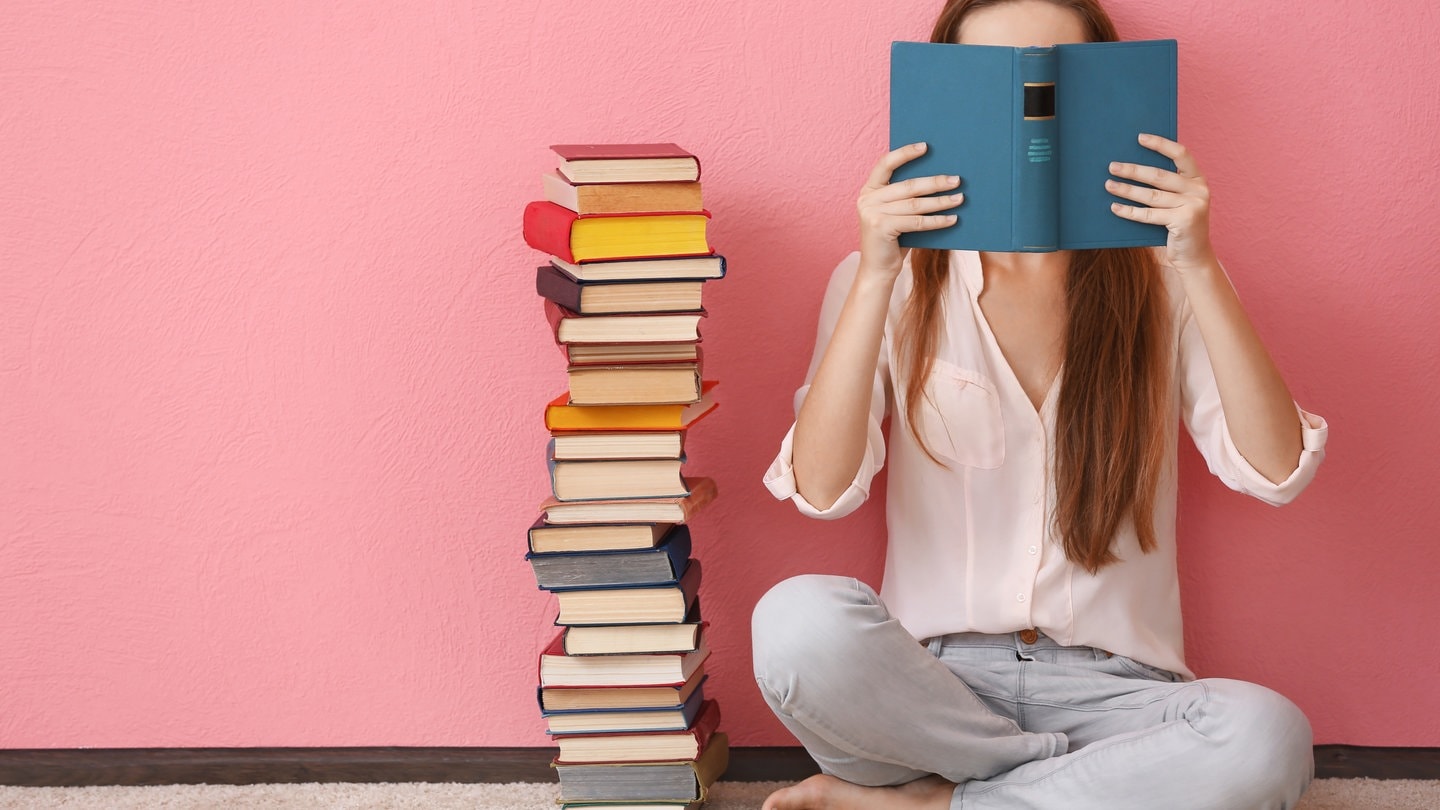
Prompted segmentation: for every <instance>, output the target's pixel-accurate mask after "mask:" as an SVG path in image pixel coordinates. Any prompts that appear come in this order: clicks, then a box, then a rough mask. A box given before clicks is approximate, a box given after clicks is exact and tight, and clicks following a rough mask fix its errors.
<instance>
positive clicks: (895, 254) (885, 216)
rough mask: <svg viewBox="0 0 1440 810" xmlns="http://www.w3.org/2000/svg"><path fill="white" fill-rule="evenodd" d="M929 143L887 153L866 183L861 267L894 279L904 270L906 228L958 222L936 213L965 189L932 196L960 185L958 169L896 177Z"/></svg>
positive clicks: (862, 200) (861, 201) (861, 204)
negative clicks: (952, 172)
mask: <svg viewBox="0 0 1440 810" xmlns="http://www.w3.org/2000/svg"><path fill="white" fill-rule="evenodd" d="M925 149H926V145H925V144H923V143H912V144H910V145H908V146H902V147H900V148H899V149H896V150H894V151H891V152H887V153H885V155H884V156H883V157H881V158H880V161H879V162H878V163H876V164H875V168H873V169H871V170H870V177H869V179H867V180H866V182H865V187H864V188H862V189H860V199H859V200H858V201H857V202H856V208H858V209H859V211H860V268H859V272H861V273H879V274H880V275H882V276H885V277H888V279H889V280H891V281H893V280H894V279H895V277H896V276H898V275H899V274H900V266H901V263H902V262H904V261H905V254H906V253H907V252H908V248H902V247H900V242H899V239H900V234H902V233H907V232H910V231H933V230H938V229H940V228H945V227H949V226H950V225H954V224H955V219H956V217H955V215H954V214H936V213H935V212H937V211H944V210H946V209H950V208H954V207H955V206H957V205H959V204H960V203H961V201H962V200H963V199H964V197H965V195H964V194H945V195H942V196H938V197H930V196H926V195H929V194H935V193H937V192H942V191H948V190H950V189H953V188H955V187H957V186H959V185H960V178H958V177H955V176H954V175H949V176H947V175H933V176H930V177H915V178H911V179H909V180H902V181H900V182H899V183H891V182H890V176H891V175H892V174H894V172H895V170H896V169H898V168H900V167H901V166H903V165H905V164H906V163H909V162H910V161H912V160H914V159H915V158H918V157H920V156H921V155H923V154H925Z"/></svg>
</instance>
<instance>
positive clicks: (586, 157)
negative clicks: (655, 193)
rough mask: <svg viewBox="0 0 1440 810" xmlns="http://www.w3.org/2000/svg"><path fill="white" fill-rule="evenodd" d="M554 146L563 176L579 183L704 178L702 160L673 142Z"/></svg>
mask: <svg viewBox="0 0 1440 810" xmlns="http://www.w3.org/2000/svg"><path fill="white" fill-rule="evenodd" d="M550 149H551V150H552V151H554V152H555V154H556V155H557V156H559V158H560V166H559V167H558V170H559V172H560V175H561V176H562V177H564V178H565V179H566V180H568V181H570V182H571V183H573V184H575V185H583V184H586V183H654V182H693V181H696V180H699V179H700V159H699V158H697V157H695V156H694V155H692V154H691V153H689V152H687V151H686V150H684V149H682V148H680V147H679V146H677V145H676V144H673V143H589V144H560V145H557V146H551V147H550Z"/></svg>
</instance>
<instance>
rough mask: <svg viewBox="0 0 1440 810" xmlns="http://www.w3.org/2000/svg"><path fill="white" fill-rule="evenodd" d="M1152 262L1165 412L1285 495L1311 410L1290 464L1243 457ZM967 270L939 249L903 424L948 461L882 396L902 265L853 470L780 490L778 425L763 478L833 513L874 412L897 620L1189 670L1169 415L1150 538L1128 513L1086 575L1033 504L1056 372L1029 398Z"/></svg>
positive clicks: (1039, 505) (842, 280) (901, 293)
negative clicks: (916, 416) (926, 349)
mask: <svg viewBox="0 0 1440 810" xmlns="http://www.w3.org/2000/svg"><path fill="white" fill-rule="evenodd" d="M858 265H859V254H858V253H856V254H852V255H850V256H849V257H848V258H846V259H845V260H844V261H843V262H841V263H840V265H839V266H838V267H837V268H836V269H835V272H834V274H833V275H832V277H831V279H830V284H829V288H828V289H827V291H826V293H825V302H824V304H823V305H822V308H821V312H820V325H819V330H818V335H817V338H816V341H815V353H814V356H813V357H812V359H811V361H810V371H809V373H808V374H807V375H806V379H805V385H804V386H802V387H801V388H800V389H799V390H798V391H796V392H795V411H796V412H797V413H798V412H799V410H800V404H801V403H802V402H803V401H804V399H805V394H806V392H807V391H809V387H810V380H811V379H812V378H813V377H814V375H815V371H816V369H817V368H818V366H819V364H820V359H821V357H822V356H823V354H824V351H825V347H826V345H827V344H828V343H829V342H830V336H831V333H832V332H833V331H834V329H835V324H836V321H837V319H838V318H839V316H840V309H841V306H842V304H843V303H844V301H845V296H846V295H847V293H848V292H849V289H850V285H851V284H852V282H853V281H854V277H855V271H856V268H857V267H858ZM1163 272H1164V275H1165V283H1166V289H1167V291H1168V293H1169V295H1170V300H1171V303H1172V318H1173V319H1172V323H1173V324H1175V326H1176V328H1175V329H1174V331H1173V334H1174V335H1175V340H1174V342H1173V346H1172V352H1173V357H1174V369H1175V373H1174V375H1173V380H1174V386H1175V389H1174V391H1173V393H1174V394H1175V396H1173V397H1172V401H1173V402H1175V404H1176V409H1177V414H1176V416H1177V419H1176V422H1177V423H1178V422H1179V421H1180V420H1181V419H1183V420H1184V423H1185V426H1186V427H1187V428H1188V429H1189V431H1190V435H1191V437H1192V438H1193V439H1194V441H1195V445H1196V446H1197V447H1198V448H1199V450H1200V452H1201V454H1202V455H1204V457H1205V460H1206V461H1207V462H1208V464H1209V467H1210V471H1211V472H1213V473H1214V474H1215V475H1216V476H1218V477H1219V478H1220V480H1221V481H1223V482H1225V484H1226V485H1227V486H1229V487H1230V488H1231V489H1234V490H1237V491H1240V492H1244V493H1247V494H1249V495H1252V496H1254V497H1256V498H1259V499H1260V500H1262V501H1265V502H1266V503H1270V504H1274V505H1277V506H1278V505H1280V504H1284V503H1287V502H1289V501H1290V500H1292V499H1293V498H1295V496H1296V495H1298V494H1299V493H1300V491H1301V490H1302V489H1304V488H1305V486H1306V485H1307V484H1308V483H1309V482H1310V480H1311V479H1312V478H1314V476H1315V471H1316V469H1317V468H1318V467H1319V465H1320V461H1321V459H1322V458H1323V457H1324V448H1325V439H1326V435H1327V426H1326V423H1325V420H1324V419H1322V418H1320V417H1319V416H1316V415H1314V414H1310V413H1307V412H1305V411H1303V410H1300V409H1299V408H1298V407H1297V412H1298V413H1299V418H1300V422H1301V430H1302V434H1303V437H1304V450H1303V451H1302V452H1301V454H1300V458H1299V463H1298V466H1297V468H1296V469H1295V472H1294V473H1292V474H1291V475H1290V477H1289V478H1287V479H1286V480H1285V481H1283V482H1281V483H1279V484H1274V483H1271V482H1270V481H1268V480H1267V479H1266V478H1265V477H1264V476H1262V475H1260V474H1259V473H1258V472H1256V471H1255V469H1254V468H1253V467H1251V466H1250V464H1249V463H1248V462H1246V461H1245V459H1244V458H1243V457H1242V456H1241V455H1240V453H1239V451H1238V450H1236V449H1235V445H1234V444H1233V443H1232V442H1231V440H1230V434H1229V431H1228V430H1227V428H1226V425H1225V415H1224V413H1223V412H1222V411H1221V408H1220V395H1219V392H1218V390H1217V389H1216V386H1215V377H1214V373H1213V372H1212V371H1211V368H1210V359H1209V356H1208V355H1207V354H1206V351H1205V344H1204V342H1203V341H1202V340H1201V337H1200V331H1199V328H1198V327H1197V325H1196V324H1195V320H1194V316H1193V313H1192V312H1191V310H1190V306H1189V302H1188V301H1187V300H1186V298H1185V292H1184V289H1183V287H1182V286H1181V280H1180V278H1179V276H1178V275H1177V274H1176V272H1175V271H1174V270H1173V269H1171V268H1165V269H1164V271H1163ZM983 283H984V278H983V274H982V272H981V268H980V257H979V254H977V253H974V252H968V251H965V252H961V251H955V252H952V253H951V272H950V276H949V287H948V289H947V290H946V292H945V299H944V307H945V309H944V312H945V314H946V317H945V333H944V334H943V336H942V337H941V339H940V340H939V341H938V345H937V347H936V360H935V368H934V371H933V373H932V374H931V378H930V381H929V385H930V392H931V395H932V400H933V402H934V404H933V405H932V404H929V403H927V404H925V405H924V406H922V408H921V423H920V425H919V426H918V427H919V430H920V432H921V433H922V435H924V436H925V438H926V441H927V443H928V444H929V446H930V448H931V449H932V451H933V452H935V453H936V455H937V456H939V457H940V458H942V459H943V460H944V461H945V462H946V463H947V464H948V465H949V469H946V468H944V467H940V466H937V465H936V464H934V463H933V462H931V461H930V460H929V459H928V458H926V456H925V454H924V452H923V451H922V450H921V449H920V448H919V446H918V445H917V444H916V443H915V441H914V438H913V437H912V436H911V434H910V430H909V428H908V426H907V424H906V416H905V408H904V407H901V406H897V402H896V399H897V397H899V396H903V393H904V388H903V386H897V385H896V384H895V381H894V379H893V378H892V373H891V370H892V368H893V367H894V363H895V343H894V334H895V333H894V330H895V327H896V325H897V323H898V322H899V319H900V313H901V309H902V307H903V306H904V302H905V299H906V296H907V295H908V294H909V290H910V285H911V277H910V272H909V268H908V266H907V267H906V269H905V270H904V271H903V272H902V274H901V276H900V278H899V280H898V281H897V282H896V285H895V292H894V295H893V296H892V297H891V300H890V311H889V314H888V316H887V318H886V323H885V334H884V340H883V343H882V345H881V349H880V358H879V363H878V368H877V370H876V373H875V386H874V391H873V393H872V395H871V405H870V436H869V442H868V444H867V447H866V450H865V457H864V460H863V461H862V462H861V465H860V469H859V471H858V472H857V473H856V475H855V480H854V481H853V482H852V483H851V484H850V487H849V488H848V489H847V490H846V491H845V492H844V493H843V494H842V495H841V496H840V498H839V499H838V500H837V501H836V502H835V503H834V504H833V505H831V506H830V508H828V509H824V510H820V509H816V508H815V507H814V506H812V505H811V504H809V503H807V502H806V501H805V499H804V498H803V497H801V496H800V495H799V494H798V493H797V492H796V489H795V474H794V470H793V468H792V462H791V444H792V441H793V438H794V433H795V429H794V427H793V425H792V427H791V429H790V432H789V433H787V434H786V436H785V439H784V441H783V442H782V443H781V445H780V453H779V455H778V456H777V457H776V458H775V461H774V462H773V463H772V464H771V465H770V468H769V470H767V471H766V474H765V485H766V486H767V487H768V488H769V489H770V491H771V492H772V493H773V494H774V495H775V497H776V498H781V499H785V498H788V499H790V500H792V501H794V502H795V505H796V506H797V507H799V509H800V511H801V512H802V513H803V514H806V515H810V516H812V517H817V518H824V519H832V518H838V517H841V516H843V515H846V514H849V513H850V512H852V511H854V510H855V509H856V508H857V507H859V506H860V504H862V503H864V501H865V499H866V498H867V497H869V490H870V481H871V479H873V478H874V476H875V474H876V473H877V472H879V471H880V469H881V467H882V466H884V464H885V463H886V460H887V458H886V451H887V446H886V439H885V434H884V433H883V432H882V430H881V424H882V422H883V421H884V420H885V418H886V417H887V416H888V417H889V418H890V420H891V424H890V427H889V447H888V450H889V458H888V461H889V468H890V473H889V474H890V480H889V490H888V492H889V496H888V502H887V503H886V520H887V524H888V528H889V544H888V547H887V549H886V554H885V575H884V582H883V585H882V588H881V598H882V599H883V600H884V602H885V604H886V606H887V607H888V608H889V609H890V612H891V614H892V615H894V616H895V617H896V618H897V619H898V620H899V621H900V623H901V624H902V625H904V627H905V629H906V630H908V631H909V632H910V633H911V634H912V635H914V636H915V637H916V638H917V639H927V638H932V637H934V636H939V635H944V634H947V633H956V632H963V631H976V632H982V633H1008V632H1013V631H1017V630H1023V629H1026V628H1035V629H1037V630H1039V631H1040V632H1043V633H1044V634H1045V635H1047V636H1049V637H1051V638H1053V639H1055V640H1056V641H1058V642H1059V643H1061V644H1065V645H1086V646H1092V647H1099V648H1101V649H1104V650H1108V651H1110V652H1114V653H1119V654H1121V655H1125V656H1128V657H1131V658H1134V659H1136V660H1137V661H1140V662H1142V663H1145V664H1149V665H1151V666H1155V667H1160V668H1162V669H1167V670H1171V671H1174V672H1178V673H1180V674H1181V675H1182V676H1183V677H1185V678H1186V679H1190V678H1193V677H1194V674H1193V673H1192V672H1191V671H1190V670H1189V668H1188V667H1186V665H1185V655H1184V647H1183V636H1182V631H1181V623H1180V585H1179V579H1178V575H1177V572H1176V568H1175V502H1176V476H1175V452H1176V442H1177V438H1178V433H1179V431H1178V429H1177V430H1172V431H1171V432H1170V435H1169V438H1168V440H1167V446H1166V456H1167V464H1166V465H1165V467H1166V473H1165V474H1164V476H1163V477H1162V479H1161V481H1160V483H1159V489H1158V492H1157V497H1156V502H1155V517H1154V520H1155V535H1156V539H1157V541H1158V543H1159V548H1158V549H1157V550H1155V551H1152V552H1151V553H1149V554H1143V553H1141V552H1140V549H1139V542H1138V540H1137V537H1136V534H1135V530H1134V527H1133V526H1129V525H1126V526H1125V527H1124V528H1122V530H1121V532H1120V534H1119V536H1118V537H1117V538H1116V542H1115V551H1116V554H1117V555H1118V556H1119V557H1120V558H1121V562H1119V563H1115V564H1112V565H1109V566H1106V567H1104V568H1102V569H1100V572H1099V573H1098V574H1095V575H1091V574H1090V573H1088V572H1087V571H1085V569H1084V568H1082V567H1080V566H1077V565H1075V564H1073V563H1071V562H1070V561H1069V560H1068V559H1067V558H1066V557H1065V552H1064V549H1063V548H1062V546H1061V545H1060V544H1059V538H1058V537H1056V535H1055V531H1054V527H1053V521H1051V520H1050V519H1049V516H1050V513H1051V511H1052V510H1053V508H1054V505H1055V488H1054V481H1053V478H1052V476H1051V474H1050V470H1051V466H1052V461H1053V451H1054V445H1055V442H1054V437H1055V409H1056V398H1057V396H1058V392H1059V387H1060V382H1059V379H1058V378H1057V379H1056V381H1055V383H1054V384H1053V385H1052V386H1051V388H1050V391H1049V393H1048V394H1047V395H1046V398H1045V401H1044V403H1043V405H1042V406H1041V408H1040V410H1039V412H1038V413H1037V412H1036V410H1035V407H1034V406H1033V405H1032V404H1031V403H1030V400H1029V398H1028V397H1027V396H1026V395H1025V392H1024V390H1023V389H1022V388H1021V387H1020V382H1019V380H1017V379H1016V377H1015V375H1014V373H1013V372H1012V371H1011V369H1010V365H1009V363H1008V362H1007V361H1006V360H1005V358H1004V356H1003V355H1002V354H1001V352H1000V348H999V345H998V344H997V343H996V341H995V337H994V335H993V334H992V333H991V332H990V327H989V325H988V324H987V323H986V321H985V318H984V316H983V314H982V313H981V310H980V304H979V297H980V291H981V288H982V286H983ZM1061 373H1062V374H1063V369H1062V372H1061Z"/></svg>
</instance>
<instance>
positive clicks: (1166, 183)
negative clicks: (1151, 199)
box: [1110, 163, 1199, 194]
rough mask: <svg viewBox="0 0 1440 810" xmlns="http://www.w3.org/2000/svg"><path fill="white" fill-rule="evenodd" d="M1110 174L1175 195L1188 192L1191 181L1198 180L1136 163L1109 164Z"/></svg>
mask: <svg viewBox="0 0 1440 810" xmlns="http://www.w3.org/2000/svg"><path fill="white" fill-rule="evenodd" d="M1110 173H1111V174H1113V175H1115V176H1116V177H1123V178H1125V179H1126V180H1136V181H1139V182H1141V183H1144V184H1146V185H1148V186H1154V187H1156V188H1159V189H1164V190H1165V191H1173V192H1175V193H1177V194H1183V193H1184V192H1186V191H1188V190H1189V189H1190V187H1191V185H1192V182H1191V181H1192V179H1199V178H1187V177H1181V176H1180V175H1178V174H1176V173H1175V172H1170V171H1166V170H1164V169H1158V168H1156V167H1154V166H1142V165H1140V164H1138V163H1111V164H1110Z"/></svg>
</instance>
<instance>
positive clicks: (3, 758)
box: [0, 745, 1440, 787]
mask: <svg viewBox="0 0 1440 810" xmlns="http://www.w3.org/2000/svg"><path fill="white" fill-rule="evenodd" d="M554 755H555V749H551V748H120V749H99V748H92V749H33V750H13V749H12V750H0V785H22V786H29V787H79V786H87V785H196V784H212V785H251V784H266V783H295V782H463V783H480V782H550V781H554V779H555V771H554V769H553V768H551V767H550V760H551V758H552V757H553V756H554ZM817 772H818V770H817V769H816V767H815V763H814V762H813V761H812V760H811V759H810V757H809V756H807V755H806V754H805V751H804V750H803V749H801V748H735V749H732V751H731V757H730V768H729V770H728V771H726V774H725V779H726V780H727V781H733V782H768V781H798V780H800V779H804V778H805V777H806V776H809V775H811V774H814V773H817ZM1315 775H1316V777H1317V778H1320V779H1334V778H1371V779H1440V748H1363V747H1358V746H1348V745H1321V746H1316V748H1315Z"/></svg>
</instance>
